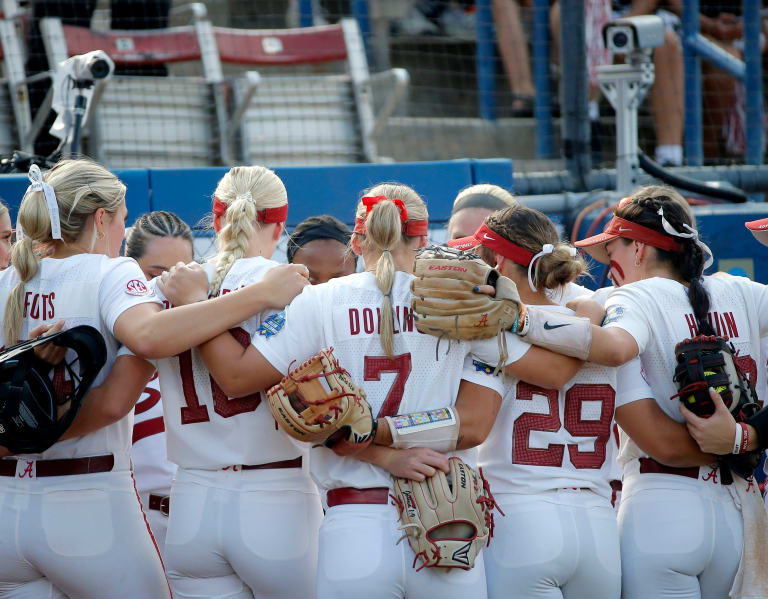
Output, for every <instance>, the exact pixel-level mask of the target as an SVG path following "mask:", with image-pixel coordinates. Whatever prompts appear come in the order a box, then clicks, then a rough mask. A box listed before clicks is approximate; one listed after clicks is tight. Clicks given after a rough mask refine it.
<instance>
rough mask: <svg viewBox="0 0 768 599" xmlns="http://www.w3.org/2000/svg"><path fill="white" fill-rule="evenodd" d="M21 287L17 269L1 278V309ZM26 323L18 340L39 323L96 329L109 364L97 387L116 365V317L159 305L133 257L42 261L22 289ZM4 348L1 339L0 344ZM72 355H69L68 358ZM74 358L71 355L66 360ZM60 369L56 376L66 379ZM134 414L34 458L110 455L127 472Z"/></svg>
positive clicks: (83, 256) (95, 256)
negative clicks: (15, 290) (104, 346)
mask: <svg viewBox="0 0 768 599" xmlns="http://www.w3.org/2000/svg"><path fill="white" fill-rule="evenodd" d="M18 282H19V276H18V274H17V273H16V269H15V268H8V269H6V270H4V271H2V272H1V273H0V305H2V306H5V305H6V302H7V301H8V296H9V295H10V293H11V291H12V290H13V288H14V287H15V286H16V284H17V283H18ZM24 289H25V292H24V312H23V314H24V320H23V324H22V326H21V333H20V335H19V337H20V338H21V339H27V338H28V336H29V331H30V330H31V329H33V328H35V327H36V326H38V325H40V324H54V323H55V322H58V321H60V320H63V321H64V322H65V327H66V328H68V329H70V328H72V327H75V326H78V325H89V326H92V327H94V328H95V329H96V330H98V331H99V332H100V333H101V335H102V337H104V343H105V345H106V347H107V361H106V363H105V364H104V367H103V368H102V369H101V372H100V373H99V374H98V376H97V377H96V380H95V381H94V383H93V385H94V386H96V385H99V384H101V383H102V382H103V381H104V379H105V378H106V377H107V374H108V373H109V371H110V369H111V368H112V365H113V364H114V362H115V358H116V355H117V350H118V348H119V345H120V343H119V341H118V340H117V339H116V338H115V337H114V335H113V329H114V326H115V322H116V321H117V319H118V317H119V316H120V315H121V314H122V313H123V312H125V311H126V310H128V309H129V308H132V307H134V306H137V305H139V304H143V303H146V302H154V301H157V298H156V297H154V295H153V294H152V292H151V290H150V289H149V288H148V286H147V280H146V278H145V277H144V274H143V273H142V272H141V269H140V268H139V265H138V264H136V262H135V261H134V260H133V259H131V258H108V257H107V256H104V255H103V254H77V255H75V256H70V257H68V258H63V259H55V258H43V260H41V262H40V268H39V270H38V271H37V274H36V275H35V276H34V277H33V278H32V279H31V280H30V281H28V282H27V284H26V285H25V287H24ZM1 329H2V327H0V339H2V335H3V333H2V330H1ZM2 344H3V345H5V340H4V339H2ZM69 354H71V355H69ZM74 357H75V354H74V352H72V351H70V352H69V353H68V355H67V360H71V359H73V358H74ZM64 376H65V369H64V366H63V365H61V366H59V367H57V369H56V370H54V377H64ZM132 428H133V413H131V414H129V415H127V416H126V417H124V418H122V419H121V420H119V421H118V422H115V423H114V424H111V425H109V426H106V427H104V428H102V429H99V430H98V431H95V432H93V433H90V434H88V435H84V436H82V437H77V438H75V439H67V440H66V441H59V442H58V443H55V444H54V445H53V446H52V447H50V448H49V449H48V450H46V451H45V452H43V453H42V454H35V455H34V456H29V457H35V458H36V459H53V458H74V457H80V456H98V455H105V454H110V453H111V454H114V456H115V469H116V470H123V469H127V468H128V467H129V463H130V462H129V454H130V449H131V430H132Z"/></svg>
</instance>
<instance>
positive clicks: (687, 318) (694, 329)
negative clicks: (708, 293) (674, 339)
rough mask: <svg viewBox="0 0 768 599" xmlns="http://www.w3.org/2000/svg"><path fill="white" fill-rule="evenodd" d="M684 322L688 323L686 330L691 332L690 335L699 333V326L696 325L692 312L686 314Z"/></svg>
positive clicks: (693, 335)
mask: <svg viewBox="0 0 768 599" xmlns="http://www.w3.org/2000/svg"><path fill="white" fill-rule="evenodd" d="M685 322H686V323H688V330H689V331H690V333H691V337H695V336H696V335H698V334H699V327H698V326H696V318H695V317H694V316H693V314H686V315H685Z"/></svg>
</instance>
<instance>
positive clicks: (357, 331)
mask: <svg viewBox="0 0 768 599" xmlns="http://www.w3.org/2000/svg"><path fill="white" fill-rule="evenodd" d="M347 312H348V319H349V329H348V331H345V332H346V333H347V334H349V335H361V334H362V335H378V334H380V323H381V308H380V307H371V308H363V307H357V308H348V310H347ZM392 316H393V325H394V327H393V328H394V331H393V332H394V333H395V334H398V333H401V332H403V333H412V332H414V331H415V332H417V333H418V332H419V331H418V330H417V329H416V327H415V326H414V322H413V321H414V315H413V312H412V311H411V309H410V307H408V306H395V307H394V308H393V309H392Z"/></svg>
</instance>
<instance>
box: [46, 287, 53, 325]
mask: <svg viewBox="0 0 768 599" xmlns="http://www.w3.org/2000/svg"><path fill="white" fill-rule="evenodd" d="M54 299H56V294H55V293H54V292H53V291H51V292H50V293H49V294H48V307H49V308H50V310H48V313H47V314H46V316H45V318H47V319H49V320H50V319H53V318H55V316H56V312H55V311H54V309H53V300H54Z"/></svg>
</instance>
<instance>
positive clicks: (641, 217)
mask: <svg viewBox="0 0 768 599" xmlns="http://www.w3.org/2000/svg"><path fill="white" fill-rule="evenodd" d="M660 208H663V211H664V218H665V219H666V220H667V222H668V223H669V224H670V225H672V227H673V228H674V229H675V231H679V232H680V233H686V232H687V229H685V227H683V225H684V224H685V225H688V226H689V227H693V226H694V224H693V221H692V218H691V216H690V209H689V208H688V205H687V202H686V201H685V199H684V198H683V197H682V196H681V195H680V194H679V193H678V192H677V191H675V190H674V189H672V188H669V187H662V186H658V185H654V186H649V187H643V188H641V189H640V190H638V191H637V192H636V193H634V194H632V200H631V201H630V202H627V203H626V204H624V205H622V206H620V207H619V208H617V209H616V216H619V217H621V218H625V219H627V220H629V221H632V222H633V223H637V224H639V225H642V226H643V227H647V228H649V229H653V230H654V231H658V232H659V233H663V234H665V235H668V233H667V232H666V231H664V227H663V226H662V224H661V216H660V215H659V209H660ZM675 241H677V242H678V243H679V244H680V247H681V249H680V250H678V251H669V252H667V251H664V250H660V249H658V248H655V250H656V259H657V260H658V261H659V262H662V263H666V264H668V265H669V266H670V268H671V269H672V270H673V271H674V272H675V273H676V274H677V276H678V277H679V278H680V279H681V280H682V281H685V282H686V283H688V301H689V302H690V304H691V307H692V308H693V315H694V317H695V318H696V325H697V328H698V330H699V333H700V334H702V335H715V334H716V333H715V330H714V329H713V328H712V325H711V324H710V322H709V319H708V314H709V304H710V302H709V293H707V290H706V289H705V288H704V285H703V284H702V279H701V277H702V276H703V273H704V263H705V262H706V260H707V256H706V255H705V254H704V251H703V250H702V249H701V247H700V246H699V245H698V244H697V243H696V241H695V240H693V239H691V238H686V237H675Z"/></svg>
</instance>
